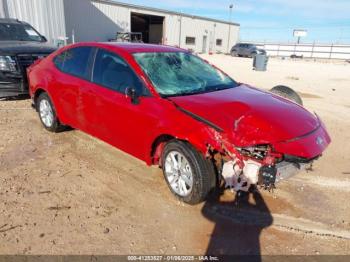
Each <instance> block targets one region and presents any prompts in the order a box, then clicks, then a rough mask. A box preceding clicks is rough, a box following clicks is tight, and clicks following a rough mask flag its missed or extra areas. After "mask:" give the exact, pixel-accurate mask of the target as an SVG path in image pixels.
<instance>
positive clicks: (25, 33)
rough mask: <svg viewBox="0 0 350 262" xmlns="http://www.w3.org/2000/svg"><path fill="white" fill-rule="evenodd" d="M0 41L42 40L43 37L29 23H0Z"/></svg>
mask: <svg viewBox="0 0 350 262" xmlns="http://www.w3.org/2000/svg"><path fill="white" fill-rule="evenodd" d="M0 41H35V42H42V41H43V37H42V36H41V35H40V34H39V33H38V32H37V31H35V30H34V28H33V27H31V26H30V25H26V24H15V23H0Z"/></svg>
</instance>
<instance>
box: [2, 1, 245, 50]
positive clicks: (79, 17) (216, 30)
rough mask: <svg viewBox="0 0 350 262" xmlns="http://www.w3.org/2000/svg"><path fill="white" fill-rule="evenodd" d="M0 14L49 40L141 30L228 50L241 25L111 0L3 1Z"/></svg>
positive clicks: (146, 35) (157, 39)
mask: <svg viewBox="0 0 350 262" xmlns="http://www.w3.org/2000/svg"><path fill="white" fill-rule="evenodd" d="M0 17H3V18H17V19H19V20H22V21H26V22H28V23H30V24H31V25H32V26H33V27H35V28H36V29H37V30H38V31H39V32H40V33H41V34H43V35H45V36H46V37H47V39H48V40H49V41H50V42H51V43H58V42H59V41H62V39H66V40H67V42H68V43H72V42H73V41H75V42H81V41H108V40H109V39H112V38H114V37H115V36H116V32H141V33H142V36H143V41H144V42H146V43H156V44H159V43H163V44H167V45H173V46H180V47H182V48H185V49H192V50H193V51H195V52H202V53H207V52H209V51H212V52H223V53H225V52H228V50H229V48H231V47H232V46H233V45H234V44H235V43H236V42H237V40H238V35H239V24H236V23H230V22H226V21H221V20H216V19H210V18H205V17H199V16H193V15H189V14H184V13H178V12H171V11H167V10H161V9H156V8H150V7H144V6H136V5H131V4H126V3H120V2H116V1H112V0H0Z"/></svg>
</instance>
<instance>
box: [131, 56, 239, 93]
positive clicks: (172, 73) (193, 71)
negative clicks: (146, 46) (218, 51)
mask: <svg viewBox="0 0 350 262" xmlns="http://www.w3.org/2000/svg"><path fill="white" fill-rule="evenodd" d="M134 58H135V60H136V61H137V63H138V64H139V65H140V66H141V68H142V69H143V71H144V72H145V74H146V75H147V76H148V77H149V79H150V80H151V81H152V83H153V85H154V87H155V88H156V90H157V92H158V93H159V94H160V95H162V96H181V95H191V94H198V93H207V92H213V91H218V90H223V89H227V88H233V87H236V86H237V83H236V82H235V81H234V80H232V79H231V78H230V77H228V76H227V75H225V74H224V73H222V72H221V71H220V70H218V69H216V68H214V67H213V66H211V65H210V64H208V63H206V62H205V61H204V60H202V59H201V58H199V57H197V56H194V55H191V54H189V53H185V52H159V53H135V54H134Z"/></svg>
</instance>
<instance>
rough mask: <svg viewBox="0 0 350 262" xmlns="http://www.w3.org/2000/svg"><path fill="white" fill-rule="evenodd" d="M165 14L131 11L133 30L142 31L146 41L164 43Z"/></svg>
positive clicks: (143, 38)
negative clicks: (157, 14) (156, 14)
mask: <svg viewBox="0 0 350 262" xmlns="http://www.w3.org/2000/svg"><path fill="white" fill-rule="evenodd" d="M163 27H164V16H155V15H146V14H140V13H131V32H140V33H142V40H143V42H144V43H150V44H162V43H163V31H164V30H163Z"/></svg>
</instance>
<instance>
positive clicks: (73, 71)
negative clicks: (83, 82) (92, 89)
mask: <svg viewBox="0 0 350 262" xmlns="http://www.w3.org/2000/svg"><path fill="white" fill-rule="evenodd" d="M92 50H93V49H92V47H88V46H81V47H76V48H71V49H68V50H66V51H65V52H63V53H61V54H60V55H58V56H56V57H55V59H54V63H55V65H56V66H57V68H58V69H60V70H61V71H63V72H64V73H67V74H70V75H73V76H77V77H80V78H84V79H88V78H89V58H90V55H91V52H92Z"/></svg>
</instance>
